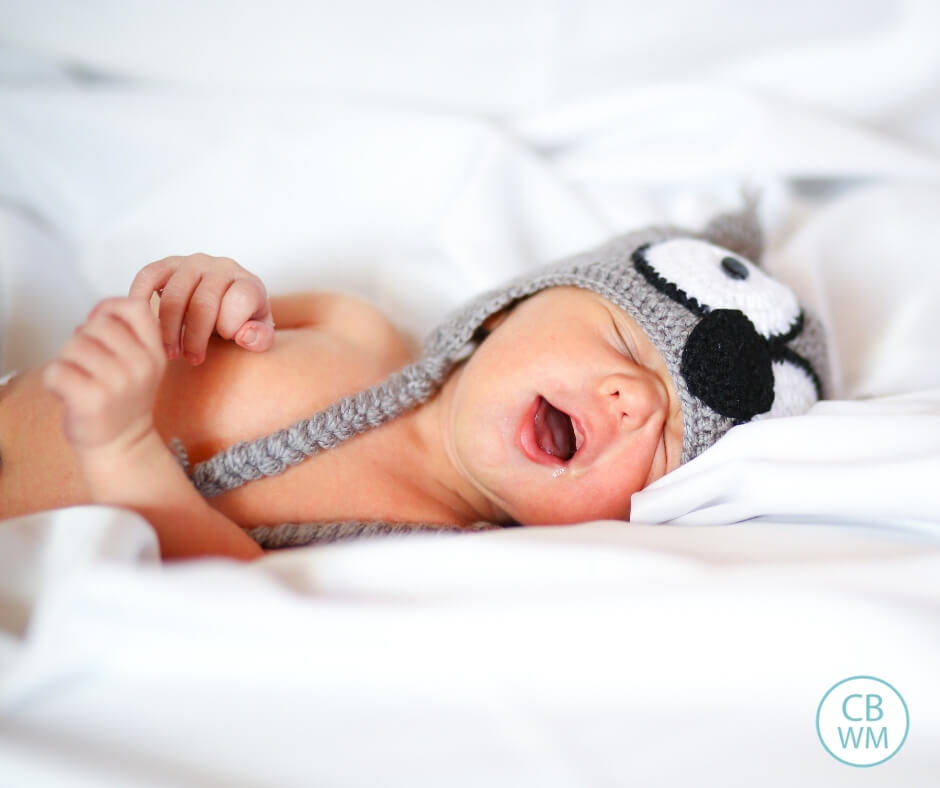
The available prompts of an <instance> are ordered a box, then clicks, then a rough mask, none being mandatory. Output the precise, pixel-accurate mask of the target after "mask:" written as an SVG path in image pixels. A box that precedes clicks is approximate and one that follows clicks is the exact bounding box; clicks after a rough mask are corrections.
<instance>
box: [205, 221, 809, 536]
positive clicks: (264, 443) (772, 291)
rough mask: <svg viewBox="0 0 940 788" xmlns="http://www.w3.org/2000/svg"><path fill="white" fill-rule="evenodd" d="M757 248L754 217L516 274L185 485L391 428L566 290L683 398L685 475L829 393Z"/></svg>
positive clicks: (805, 334)
mask: <svg viewBox="0 0 940 788" xmlns="http://www.w3.org/2000/svg"><path fill="white" fill-rule="evenodd" d="M762 243H763V241H762V234H761V231H760V226H759V223H758V222H757V219H756V216H755V212H754V210H753V206H749V207H748V208H747V209H746V210H744V211H742V212H741V213H736V214H723V215H721V216H719V217H717V218H716V219H714V220H713V221H712V222H711V223H709V224H708V226H706V228H705V229H704V230H702V231H701V232H691V231H688V230H683V229H681V228H677V227H650V228H646V229H642V230H638V231H636V232H632V233H629V234H627V235H623V236H620V237H618V238H615V239H613V240H612V241H609V242H608V243H606V244H604V245H603V246H600V247H598V248H596V249H592V250H590V251H588V252H584V253H582V254H578V255H575V256H573V257H569V258H566V259H564V260H560V261H559V262H556V263H554V264H551V265H548V266H545V267H543V268H540V269H538V270H536V271H534V272H531V273H528V274H525V275H523V276H521V277H518V278H516V279H514V280H513V281H511V282H509V283H508V284H506V285H504V286H503V287H500V288H497V289H495V290H491V291H489V292H486V293H483V294H481V295H479V296H477V297H476V298H474V299H473V300H471V301H470V302H469V303H468V304H466V305H465V306H464V307H462V308H460V309H458V310H457V311H455V312H454V313H452V314H451V315H450V316H449V317H448V318H447V319H446V320H445V321H444V322H443V323H442V324H441V325H440V326H438V327H437V328H436V329H435V330H434V331H433V332H432V333H431V334H430V336H429V337H428V339H427V341H426V342H425V346H424V354H423V356H422V358H421V359H420V360H419V361H417V362H415V363H414V364H411V365H409V366H407V367H405V368H404V369H402V370H401V371H399V372H398V373H396V374H394V375H392V376H391V377H389V378H388V379H386V380H385V381H383V382H381V383H379V384H377V385H376V386H373V387H372V388H369V389H366V390H365V391H361V392H359V393H357V394H355V395H352V396H349V397H345V398H343V399H342V400H339V401H338V402H335V403H333V404H332V405H330V406H329V407H328V408H326V409H324V410H322V411H320V412H319V413H316V414H314V415H313V416H312V417H311V418H309V419H304V420H301V421H299V422H297V423H295V424H293V425H291V426H290V427H288V428H286V429H283V430H280V431H278V432H277V433H274V434H272V435H269V436H266V437H264V438H260V439H258V440H256V441H251V442H247V443H239V444H237V445H235V446H233V447H231V448H230V449H228V450H226V451H224V452H221V453H220V454H218V455H216V456H215V457H212V458H210V459H209V460H207V461H205V462H203V463H200V464H199V465H197V466H195V468H193V470H192V474H191V478H192V480H193V482H194V483H195V484H196V486H197V487H198V488H199V490H200V491H201V492H202V493H203V494H204V495H207V496H211V495H217V494H219V493H221V492H224V491H225V490H228V489H232V488H234V487H238V486H239V485H241V484H243V483H244V482H246V481H249V480H251V479H257V478H260V477H262V476H270V475H274V474H278V473H281V472H283V471H284V470H286V469H287V468H288V467H289V466H290V465H293V464H295V463H297V462H300V461H302V460H304V459H305V458H306V457H309V456H311V455H313V454H316V453H318V452H320V451H322V450H324V449H328V448H332V447H333V446H336V445H337V444H339V443H341V442H343V441H345V440H347V439H349V438H351V437H353V436H354V435H357V434H359V433H361V432H364V431H365V430H368V429H372V428H374V427H377V426H379V425H381V424H384V423H385V422H387V421H389V420H391V419H393V418H396V417H397V416H399V415H400V414H401V413H403V412H405V411H407V410H409V409H411V408H414V407H416V406H418V405H420V404H421V403H423V402H425V401H426V400H428V399H429V398H430V397H431V396H432V395H433V394H434V393H435V392H436V391H437V389H438V388H439V387H440V386H441V385H442V384H443V382H444V380H446V378H447V376H448V374H449V373H450V371H451V370H452V369H453V368H454V367H455V366H456V365H457V364H458V363H460V362H461V361H462V360H464V359H466V358H467V357H468V356H469V355H470V354H471V353H472V352H473V350H474V349H475V348H476V347H477V346H478V344H479V343H480V342H481V341H483V340H484V338H485V334H486V332H485V330H484V329H483V325H484V323H485V321H486V320H487V318H488V317H490V316H491V315H494V314H496V313H497V312H499V311H500V310H502V309H505V308H507V307H509V306H511V305H512V304H513V303H515V302H517V301H519V300H520V299H523V298H526V297H527V296H530V295H532V294H534V293H537V292H539V291H540V290H544V289H546V288H549V287H557V286H565V285H569V286H576V287H581V288H585V289H587V290H591V291H593V292H595V293H597V294H599V295H601V296H603V297H605V298H607V299H608V300H610V301H612V302H613V303H614V304H616V305H617V306H619V307H620V308H622V309H624V310H625V311H626V312H628V313H629V314H630V315H631V316H632V317H633V318H634V319H635V320H636V321H637V323H638V324H639V325H640V326H641V328H642V329H643V330H644V331H645V332H646V334H647V335H648V336H649V338H650V340H651V341H652V343H653V344H654V345H655V346H656V348H657V349H658V350H659V352H660V353H661V354H662V357H663V359H664V360H665V362H666V366H667V368H668V369H669V372H670V374H671V376H672V379H673V381H674V383H675V386H676V389H677V391H678V394H679V400H680V403H681V408H682V418H683V445H682V462H687V461H688V460H691V459H692V458H694V457H696V456H697V455H699V454H700V453H701V452H703V451H704V450H705V449H707V448H708V447H709V446H711V445H712V444H714V443H715V441H717V440H718V439H719V438H720V437H721V436H722V435H724V434H725V433H726V432H727V431H728V430H729V429H731V427H733V426H734V425H736V424H742V423H745V422H748V421H750V420H752V419H758V418H767V417H775V416H792V415H797V414H800V413H803V412H805V411H806V410H807V409H808V408H809V407H810V406H811V405H812V404H813V403H814V402H816V401H817V399H819V398H821V397H822V396H824V394H825V393H826V389H827V380H828V363H827V360H828V357H827V348H826V342H825V336H824V333H823V330H822V327H821V325H820V323H819V322H818V321H817V320H815V319H814V318H813V317H812V316H811V315H810V314H808V313H807V312H805V311H804V310H803V309H802V308H801V306H800V304H799V303H798V301H797V299H796V297H795V296H794V294H793V293H792V291H790V290H789V289H788V288H787V287H785V286H784V285H782V284H781V283H780V282H778V281H776V280H774V279H772V278H771V277H769V276H768V275H767V274H765V273H764V272H763V271H761V270H760V269H759V268H758V267H757V266H756V265H755V261H757V260H758V259H759V258H760V255H761V251H762ZM308 541H309V540H308ZM269 546H270V545H269Z"/></svg>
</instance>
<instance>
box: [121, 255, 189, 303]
mask: <svg viewBox="0 0 940 788" xmlns="http://www.w3.org/2000/svg"><path fill="white" fill-rule="evenodd" d="M182 264H183V258H182V257H165V258H163V259H162V260H157V261H156V262H155V263H150V264H149V265H145V266H144V267H143V268H141V269H140V271H139V272H138V273H137V276H135V277H134V281H133V282H131V289H130V291H129V292H128V296H130V297H131V298H140V299H142V300H144V301H149V300H150V296H152V295H153V294H154V293H156V292H159V291H160V290H162V289H163V288H164V286H165V285H166V283H167V282H168V281H169V280H170V277H171V276H173V274H174V272H175V271H176V270H177V269H178V268H179V267H180V266H181V265H182Z"/></svg>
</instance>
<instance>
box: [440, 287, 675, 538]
mask: <svg viewBox="0 0 940 788" xmlns="http://www.w3.org/2000/svg"><path fill="white" fill-rule="evenodd" d="M445 392H446V394H445V396H446V398H447V403H446V409H445V426H444V429H445V437H444V440H445V445H446V448H447V452H448V455H449V457H450V459H451V462H452V463H453V464H454V466H455V468H456V469H457V471H458V472H459V473H460V474H461V475H462V476H463V477H464V478H465V479H467V480H468V481H470V482H471V483H472V484H473V485H474V487H476V489H477V490H479V491H480V492H482V493H483V494H484V495H485V496H486V497H487V498H488V499H489V500H490V501H491V502H492V503H493V504H495V505H496V506H497V507H498V508H499V509H500V510H501V511H503V512H505V514H506V515H507V517H508V518H511V519H513V520H516V521H517V522H520V523H523V524H527V525H531V524H538V523H571V522H581V521H584V520H590V519H602V518H615V519H626V518H628V517H629V515H630V496H632V495H633V493H635V492H636V491H638V490H641V489H643V488H644V487H645V486H646V485H648V484H650V483H651V482H652V481H654V480H656V479H658V478H659V477H660V476H662V475H664V474H665V473H667V472H668V471H671V470H673V469H674V468H676V467H678V465H679V461H680V458H681V454H682V414H681V410H680V405H679V398H678V395H677V393H676V390H675V387H674V385H673V382H672V378H671V377H670V375H669V372H668V370H667V369H666V365H665V362H664V361H663V359H662V356H660V354H659V352H658V351H657V350H656V348H655V347H654V346H653V344H652V343H651V342H650V340H649V339H648V338H647V336H646V334H645V333H644V332H643V330H642V329H641V328H640V327H639V326H638V325H637V324H636V322H635V321H634V320H633V318H631V317H630V316H629V315H628V314H627V313H626V312H624V311H623V310H622V309H620V308H619V307H617V306H615V305H614V304H613V303H611V302H610V301H608V300H606V299H605V298H602V297H601V296H599V295H597V294H595V293H593V292H590V291H587V290H582V289H579V288H574V287H555V288H550V289H548V290H544V291H541V292H539V293H537V294H535V295H534V296H531V297H530V298H528V299H526V300H525V301H523V302H522V303H520V304H519V305H518V306H516V308H515V309H513V310H512V311H511V312H509V313H508V314H507V315H506V316H505V318H504V319H503V320H502V322H501V323H499V324H498V325H497V326H496V328H495V329H494V330H493V332H492V333H491V334H490V336H488V337H487V339H486V340H485V341H484V342H483V343H482V344H481V346H480V347H479V348H478V349H477V350H476V352H475V353H474V354H473V355H472V356H471V357H470V358H469V359H468V360H467V362H466V363H465V364H464V365H463V366H462V367H461V368H459V369H458V370H457V372H455V374H454V376H452V378H451V380H449V381H448V385H447V386H446V387H445Z"/></svg>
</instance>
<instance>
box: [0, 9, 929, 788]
mask: <svg viewBox="0 0 940 788" xmlns="http://www.w3.org/2000/svg"><path fill="white" fill-rule="evenodd" d="M185 7H186V10H183V5H182V4H173V3H169V4H161V5H160V7H159V9H158V8H157V7H156V6H149V5H143V4H142V5H136V4H133V3H130V4H128V3H113V2H108V1H107V0H94V2H92V3H89V4H82V7H81V9H79V7H78V6H75V5H73V4H68V3H56V2H52V1H51V0H43V2H36V3H30V4H17V3H11V2H6V1H5V0H0V17H2V18H3V19H4V25H3V32H2V37H3V40H4V41H5V42H6V44H7V45H8V46H6V47H2V48H0V77H2V78H0V288H2V290H0V296H2V297H0V360H2V366H3V369H8V368H11V367H23V366H27V365H29V364H33V363H36V362H38V361H40V360H42V359H43V358H46V357H48V356H49V355H50V354H52V353H53V352H54V351H55V350H56V348H57V347H58V346H59V344H60V343H61V341H62V340H63V338H64V337H65V336H67V334H68V332H69V331H70V330H71V327H72V325H74V323H76V322H77V321H78V320H79V319H81V317H82V316H83V315H84V313H85V311H86V310H87V309H88V308H89V307H90V305H91V304H92V303H93V302H94V300H95V299H96V298H97V297H99V296H101V295H105V294H108V293H113V292H121V291H123V290H124V289H125V288H126V286H127V284H128V282H129V280H130V277H131V276H132V274H133V273H134V272H135V271H136V269H137V268H139V266H140V265H141V264H143V263H145V262H147V261H149V260H151V259H155V258H157V257H160V256H163V255H166V254H168V253H175V252H188V251H196V250H202V251H207V252H212V253H219V254H228V255H231V256H234V257H236V258H237V259H240V260H242V261H243V262H245V263H246V264H247V265H248V266H249V267H251V268H253V269H254V270H256V271H258V273H259V274H261V275H262V276H263V277H264V278H265V280H266V281H267V282H268V283H269V285H270V287H271V289H272V290H275V291H276V290H285V289H291V288H303V287H339V288H349V289H352V290H355V291H357V292H359V293H362V294H364V295H366V296H368V297H371V298H372V299H373V300H375V301H376V302H377V303H378V304H379V305H380V306H382V307H384V308H385V309H386V310H387V311H388V312H389V313H390V314H392V315H393V316H395V317H396V318H397V319H398V320H400V321H401V323H402V325H403V326H404V327H406V328H407V329H409V330H411V331H412V332H414V333H415V334H417V335H420V334H422V333H423V332H424V331H425V330H426V329H427V328H428V327H430V326H431V325H432V324H433V323H434V322H435V321H436V319H437V318H438V317H440V315H441V314H442V313H443V311H444V310H445V309H446V308H447V307H448V306H450V305H453V304H455V303H457V302H459V301H461V300H463V299H464V298H465V297H466V295H467V294H468V293H469V292H471V291H474V290H477V289H479V288H481V287H484V286H486V285H489V284H493V283H495V282H498V281H500V280H502V279H504V278H506V277H507V276H508V275H510V274H511V273H514V272H516V271H520V270H524V269H525V268H526V267H529V266H532V265H535V264H537V263H539V262H542V261H545V260H548V259H551V258H553V257H555V256H557V255H559V254H563V253H566V252H570V251H575V250H578V249H580V248H583V247H585V246H587V245H588V244H591V243H595V242H597V241H600V240H602V239H603V238H605V237H606V236H607V235H609V234H611V233H613V232H616V231H619V230H623V229H629V228H631V227H634V226H637V225H640V224H644V223H647V222H650V221H676V222H680V223H686V224H689V223H691V224H695V223H698V222H700V221H701V220H703V219H704V218H706V217H707V216H709V215H710V214H711V213H712V212H713V211H715V210H716V209H720V208H723V207H728V206H732V205H734V204H735V202H736V200H737V198H738V193H739V190H740V187H741V184H742V181H743V182H746V183H747V184H750V185H755V184H756V185H757V186H759V187H761V188H762V190H763V196H764V201H763V205H762V210H763V212H764V218H765V221H766V225H767V229H768V233H769V252H770V254H769V257H768V265H769V267H771V268H772V269H773V270H775V271H777V272H778V273H780V275H781V276H783V277H785V278H786V279H787V280H788V281H790V282H791V283H792V284H793V286H794V287H795V288H797V289H798V290H799V291H800V293H801V295H802V296H803V297H804V299H806V300H807V301H808V302H810V303H811V304H813V305H814V306H815V307H816V309H817V310H818V311H819V312H820V313H821V314H823V316H824V317H826V319H827V321H828V322H829V323H830V325H831V326H832V329H833V331H834V336H835V344H834V346H835V351H836V356H835V359H834V360H835V361H836V362H837V368H838V371H839V381H840V382H839V394H840V396H841V397H842V398H844V399H843V400H842V401H838V402H830V403H824V404H822V405H820V406H819V407H817V408H816V409H814V411H813V412H812V413H811V414H809V415H808V416H806V417H802V418H800V419H796V420H792V421H790V420H788V421H780V422H768V423H764V424H755V425H751V426H749V427H747V428H744V429H741V430H736V431H734V432H733V433H732V434H731V435H730V436H729V437H728V438H727V439H725V440H724V441H722V442H721V443H719V445H718V446H716V447H715V448H714V449H713V450H710V451H709V452H708V453H706V454H705V455H703V456H702V457H701V458H699V459H698V460H696V461H694V462H693V463H690V464H689V465H687V466H685V467H684V468H682V469H680V470H679V471H678V472H677V473H675V474H671V475H670V476H669V477H667V478H665V479H663V480H662V481H661V482H660V483H659V484H658V485H656V486H655V487H653V488H651V489H649V490H647V491H645V492H643V493H642V494H640V495H639V496H637V498H636V501H635V504H634V513H635V516H636V517H638V518H640V519H641V520H642V521H645V522H648V523H654V522H656V523H658V522H673V523H676V524H695V525H697V527H695V528H683V527H662V526H658V525H640V524H634V525H630V526H626V525H623V524H614V523H594V524H586V525H583V526H576V527H571V528H564V529H552V528H538V529H512V530H509V531H501V532H493V533H483V534H475V535H470V536H462V537H457V538H449V537H419V538H415V539H409V540H406V541H399V540H382V541H376V542H369V543H361V544H352V545H341V546H335V547H329V548H312V549H302V550H297V551H293V552H291V553H289V554H282V555H276V556H269V557H267V558H265V559H263V560H262V561H260V562H257V563H256V564H254V565H253V566H250V567H242V566H236V565H234V564H231V563H228V562H224V561H198V562H192V563H189V564H185V565H178V566H165V565H161V564H160V563H159V562H158V560H157V557H156V552H155V542H154V537H153V534H152V531H151V530H150V529H149V527H148V526H147V525H146V524H145V523H143V522H142V521H141V520H140V519H139V518H137V517H135V516H133V515H131V514H128V513H124V512H119V511H117V510H110V509H103V508H99V507H87V508H74V509H66V510H61V511H59V512H55V513H46V514H39V515H34V516H31V517H29V518H25V519H21V520H18V521H6V522H2V523H0V783H2V784H7V783H10V784H15V785H26V784H28V785H95V786H98V785H107V784H114V785H121V786H128V785H194V786H195V785H198V786H208V785H226V786H229V785H270V784H277V785H310V784H317V785H319V784H345V785H375V784H383V785H384V784H390V785H409V786H411V785H435V786H436V785H441V784H447V785H460V784H466V785H480V784H497V785H499V784H502V785H513V786H515V785H539V786H542V785H548V786H552V785H559V786H561V785H582V784H583V785H623V784H640V785H645V784H657V785H667V786H672V785H676V786H678V785H687V784H703V783H704V784H710V783H711V782H715V783H717V782H721V783H722V784H727V785H749V786H750V785H754V784H762V785H768V786H770V785H788V786H789V785H793V784H805V785H819V786H838V785H857V784H859V783H860V782H865V783H868V784H873V785H875V784H877V785H880V784H885V785H887V784H890V785H905V786H918V785H932V784H935V783H936V781H937V777H938V775H940V756H938V754H937V752H936V749H935V747H934V746H933V743H934V742H935V741H937V740H940V724H938V722H937V721H938V719H940V718H938V716H937V715H936V714H935V713H933V711H932V710H933V709H936V708H940V689H938V687H940V685H938V683H937V682H936V680H935V675H934V674H935V666H936V664H938V662H940V640H938V638H937V634H936V633H937V632H938V631H940V627H938V624H940V621H938V614H937V610H938V605H937V602H938V596H940V580H938V578H940V572H938V570H940V556H938V553H937V533H938V530H937V527H938V525H940V515H938V512H940V505H938V504H940V501H938V497H937V496H938V493H937V491H936V490H937V486H936V483H935V479H936V478H937V470H938V468H937V466H938V455H940V434H938V431H940V427H938V422H940V412H938V409H940V405H938V396H940V395H938V390H940V342H938V337H940V317H938V313H937V310H936V309H935V308H934V302H935V300H936V296H937V293H938V292H940V266H938V265H937V264H936V259H937V255H938V251H937V250H938V249H940V231H938V229H937V228H938V227H940V221H938V219H940V186H938V178H937V176H938V173H940V163H938V162H940V157H938V154H940V106H938V102H937V96H936V89H935V85H936V84H938V78H940V56H938V54H937V49H936V46H935V42H934V36H933V34H932V31H934V30H936V29H938V27H940V11H938V8H937V6H936V5H935V4H934V3H931V2H919V1H916V0H915V1H913V2H901V1H900V0H898V1H897V2H893V1H891V0H883V1H882V2H879V1H878V0H869V2H865V3H848V2H846V3H841V2H834V3H830V4H827V5H826V7H825V8H820V6H819V4H818V3H808V2H807V3H799V2H798V3H790V4H788V5H787V6H786V9H785V10H784V9H783V7H781V8H780V9H777V10H772V9H769V8H761V7H759V6H754V5H753V4H748V3H743V2H734V1H733V0H726V2H713V3H708V4H702V3H687V2H680V1H679V0H674V1H673V2H668V3H666V4H665V5H664V4H662V3H660V4H657V5H655V6H649V4H643V5H640V4H633V5H631V4H622V3H615V4H608V3H604V2H601V1H600V0H591V2H584V3H579V4H578V5H577V6H573V5H566V4H544V3H539V2H532V3H522V4H519V5H516V6H512V7H511V8H509V7H504V6H501V7H500V9H499V12H498V13H497V12H495V11H493V10H492V9H488V8H486V7H485V4H484V5H483V6H480V5H479V4H466V5H463V4H457V5H453V4H447V8H446V9H445V7H444V6H441V7H440V8H438V7H437V6H428V5H425V4H417V3H416V4H413V5H412V4H408V3H405V4H401V3H399V4H396V5H395V6H394V11H392V10H389V9H391V8H392V6H386V5H385V4H378V3H359V4H352V5H350V4H346V5H344V6H342V8H339V7H335V4H333V6H329V7H326V6H323V7H320V6H318V5H316V4H306V3H305V4H299V3H291V2H288V1H287V0H279V1H278V2H273V3H271V2H269V3H266V4H264V5H263V7H262V6H261V5H260V4H255V3H252V2H250V1H249V0H239V1H238V2H235V3H228V4H226V5H225V9H224V11H223V10H222V9H221V7H220V6H217V5H216V4H214V3H210V2H206V3H203V4H190V3H187V4H185ZM454 9H456V11H455V10H454ZM454 14H456V16H454ZM716 19H721V20H725V21H724V22H723V23H722V24H715V23H714V22H713V21H711V22H710V24H706V21H709V20H716ZM223 20H224V25H223ZM689 31H700V32H701V35H690V32H689ZM232 52H235V53H237V54H238V56H237V57H232V56H230V53H232ZM872 64H876V65H877V67H874V66H873V65H872ZM52 283H54V284H55V286H51V284H52ZM37 316H42V319H41V320H37ZM0 439H2V436H0ZM755 458H760V461H759V462H757V461H756V460H755ZM742 521H743V524H740V525H735V526H729V525H726V524H727V523H732V522H734V523H738V522H742ZM863 672H864V673H871V674H873V675H876V676H880V677H882V678H884V679H886V680H888V681H890V682H892V683H893V684H894V685H895V686H897V687H898V688H899V689H901V691H902V693H903V694H904V697H905V699H906V701H907V703H908V705H909V707H910V710H911V733H910V736H909V739H908V741H907V742H906V743H905V745H904V747H903V748H902V750H901V751H900V752H899V753H898V755H897V756H896V757H895V758H893V759H892V760H891V761H888V762H887V763H885V764H883V765H881V766H878V767H873V768H871V769H867V770H857V769H853V768H851V767H848V766H845V765H843V764H840V763H838V762H837V761H835V760H833V759H832V758H831V757H830V756H829V755H828V754H827V753H826V752H825V751H824V750H823V748H822V747H821V746H820V743H819V741H818V739H817V736H816V732H815V729H814V725H813V719H814V715H815V711H816V707H817V705H818V703H819V701H820V700H821V698H822V695H823V693H824V692H825V691H826V689H828V687H830V686H831V685H832V684H833V683H835V682H836V681H838V680H840V679H842V678H846V677H847V676H849V675H855V674H857V673H863Z"/></svg>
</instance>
